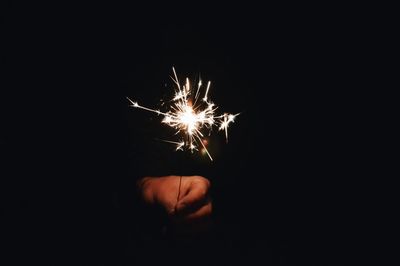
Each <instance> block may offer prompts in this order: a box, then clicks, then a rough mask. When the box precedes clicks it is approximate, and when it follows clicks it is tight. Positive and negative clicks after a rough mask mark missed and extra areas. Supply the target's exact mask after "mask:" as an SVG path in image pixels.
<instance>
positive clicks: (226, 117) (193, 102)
mask: <svg viewBox="0 0 400 266" xmlns="http://www.w3.org/2000/svg"><path fill="white" fill-rule="evenodd" d="M172 71H173V74H174V75H173V77H171V79H172V80H173V82H174V83H175V86H176V88H175V95H174V97H173V98H172V99H171V100H170V101H169V103H170V105H169V106H168V107H167V111H166V112H161V111H160V110H156V109H151V108H147V107H144V106H142V105H139V104H138V102H135V101H132V100H131V99H129V98H128V97H127V99H128V100H129V102H130V103H131V105H130V106H131V107H134V108H138V109H142V110H145V111H149V112H153V113H156V114H157V115H162V116H163V119H162V121H161V123H163V124H166V125H168V126H170V127H172V128H174V129H175V130H176V134H179V133H183V136H184V137H183V138H182V139H181V140H179V141H169V140H165V142H168V143H172V144H175V145H176V150H177V151H178V150H184V149H188V150H190V151H191V152H193V151H199V146H200V145H201V147H202V148H203V150H202V151H205V153H207V155H208V157H209V158H210V160H211V161H212V160H213V158H212V156H211V154H210V153H209V151H208V150H207V148H206V144H205V143H207V142H206V141H204V136H205V135H207V134H208V135H210V134H211V131H212V129H213V127H217V128H218V130H219V131H225V139H226V141H227V142H228V127H229V125H230V124H231V123H233V122H235V118H236V117H237V116H238V115H239V113H238V114H234V115H233V114H228V113H224V114H223V115H218V116H216V115H215V111H216V110H217V108H218V107H217V106H215V104H214V103H213V102H211V101H210V100H209V98H208V93H209V89H210V86H211V82H210V81H208V83H207V87H206V91H205V93H204V95H203V98H201V100H198V99H199V97H200V94H201V90H200V89H201V86H202V81H201V80H199V82H198V83H197V88H196V90H195V93H194V88H193V87H192V86H191V82H190V80H189V78H186V79H185V83H184V84H182V85H181V84H180V83H179V80H178V76H177V74H176V71H175V68H174V67H173V68H172ZM193 94H194V95H193Z"/></svg>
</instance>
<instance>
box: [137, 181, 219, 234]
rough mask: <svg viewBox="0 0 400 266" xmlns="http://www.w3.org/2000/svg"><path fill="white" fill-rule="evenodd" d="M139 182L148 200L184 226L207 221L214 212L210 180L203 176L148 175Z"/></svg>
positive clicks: (143, 194)
mask: <svg viewBox="0 0 400 266" xmlns="http://www.w3.org/2000/svg"><path fill="white" fill-rule="evenodd" d="M138 185H139V188H140V193H141V196H142V198H143V200H144V201H145V202H146V203H148V204H149V205H159V206H161V207H162V208H163V209H164V210H165V212H166V213H167V214H168V216H169V217H170V218H171V220H172V221H173V222H174V223H175V224H178V225H181V226H182V227H184V226H185V225H188V224H191V225H193V224H197V225H199V224H200V222H203V224H204V221H206V220H208V218H209V217H210V215H211V213H212V202H211V199H210V197H209V189H210V182H209V181H208V179H206V178H204V177H202V176H182V179H181V180H180V176H176V175H171V176H162V177H145V178H142V179H141V180H140V181H139V183H138ZM192 228H193V226H192Z"/></svg>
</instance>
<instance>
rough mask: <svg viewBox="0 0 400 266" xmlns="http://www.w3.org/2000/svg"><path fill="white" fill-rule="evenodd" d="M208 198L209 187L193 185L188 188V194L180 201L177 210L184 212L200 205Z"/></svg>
mask: <svg viewBox="0 0 400 266" xmlns="http://www.w3.org/2000/svg"><path fill="white" fill-rule="evenodd" d="M206 196H207V187H206V186H205V185H202V184H199V183H193V184H191V186H190V187H189V188H188V193H187V194H186V195H185V196H184V197H183V198H182V199H180V200H179V202H178V204H177V208H176V210H177V211H178V212H179V211H183V210H187V209H189V208H194V207H195V206H196V205H200V203H202V202H203V201H204V200H205V199H206Z"/></svg>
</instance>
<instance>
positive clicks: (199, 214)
mask: <svg viewBox="0 0 400 266" xmlns="http://www.w3.org/2000/svg"><path fill="white" fill-rule="evenodd" d="M211 213H212V203H211V201H209V202H208V203H207V204H205V205H203V206H201V207H200V208H199V209H197V210H196V211H194V212H191V213H188V214H185V215H183V216H182V217H181V218H182V220H183V221H185V222H193V221H195V220H200V219H203V218H205V217H208V216H210V215H211Z"/></svg>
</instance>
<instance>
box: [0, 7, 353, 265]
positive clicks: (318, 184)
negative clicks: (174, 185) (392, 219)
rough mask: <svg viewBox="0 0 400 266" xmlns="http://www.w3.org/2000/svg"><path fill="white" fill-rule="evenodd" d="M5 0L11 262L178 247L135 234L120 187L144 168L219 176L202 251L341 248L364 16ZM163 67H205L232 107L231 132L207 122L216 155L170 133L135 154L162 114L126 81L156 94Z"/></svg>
mask: <svg viewBox="0 0 400 266" xmlns="http://www.w3.org/2000/svg"><path fill="white" fill-rule="evenodd" d="M3 5H4V8H3V11H2V15H3V21H2V24H3V26H4V28H3V29H4V31H3V33H4V34H3V35H4V36H5V38H3V39H4V40H5V45H4V46H3V48H2V68H3V69H2V72H3V74H4V77H5V79H4V80H5V81H6V83H5V84H4V86H2V87H3V89H2V90H1V119H2V122H1V123H2V126H1V135H0V137H1V139H0V141H1V143H0V145H1V154H2V162H3V163H2V164H3V167H2V172H4V174H2V176H3V178H2V183H3V182H4V185H2V186H1V187H2V190H3V191H2V195H3V199H2V206H4V207H3V214H4V217H5V219H4V220H5V221H6V224H5V225H4V228H3V231H4V236H5V237H4V238H3V239H4V240H5V243H6V246H7V248H6V253H7V254H9V255H10V257H11V258H12V259H13V260H14V261H19V260H24V261H25V260H26V261H36V260H40V261H43V262H49V263H53V264H55V265H57V264H62V263H64V262H71V261H72V262H75V263H81V262H85V263H89V264H92V263H93V264H100V265H101V263H103V264H107V263H110V264H111V265H115V264H118V263H137V262H138V261H140V260H141V259H143V258H141V259H140V258H139V259H138V256H139V257H140V256H141V255H140V254H139V255H137V254H136V253H140V252H144V253H143V254H150V253H151V251H154V252H156V253H157V252H165V253H166V254H167V255H169V254H170V253H173V252H172V251H171V250H169V249H168V248H166V250H167V251H160V250H161V248H156V247H153V248H154V250H151V248H148V250H146V251H143V249H142V247H140V244H137V243H136V242H135V241H134V240H132V239H135V232H137V231H135V230H136V229H132V228H131V227H133V228H135V226H138V225H137V224H138V223H137V220H139V217H138V216H139V215H140V214H139V213H135V212H134V211H131V210H135V208H134V206H131V205H132V204H133V205H134V203H132V202H131V199H132V198H131V197H133V196H130V195H129V194H130V193H132V194H133V193H134V189H133V185H132V184H133V180H134V179H135V177H137V176H138V175H139V173H140V174H149V173H146V169H147V170H148V171H150V170H149V169H151V170H152V171H154V174H161V175H163V174H164V173H165V174H180V173H184V174H199V175H204V176H206V177H208V178H210V179H211V180H212V184H213V191H212V192H213V198H214V206H215V223H216V228H217V229H216V232H215V234H214V235H213V236H212V238H213V241H212V242H209V243H208V244H207V243H206V244H205V245H206V246H207V247H205V248H204V250H201V251H199V252H201V255H199V257H202V258H206V259H207V262H209V263H210V264H212V263H221V262H227V263H228V262H236V261H239V262H242V263H250V264H254V263H255V262H256V261H258V260H262V261H265V262H267V263H272V264H279V263H281V264H285V263H288V264H290V263H292V264H301V263H307V264H308V263H321V264H329V263H346V262H347V255H348V253H349V250H351V248H352V243H353V239H352V233H351V232H352V230H351V226H352V220H351V218H350V217H351V213H352V206H351V204H350V203H349V202H350V201H349V200H350V196H349V190H351V189H352V182H351V179H352V177H353V175H354V170H352V169H353V168H351V167H350V166H351V165H354V163H355V161H356V160H357V159H356V156H355V149H356V147H355V141H354V138H355V137H356V136H354V132H353V128H354V126H355V123H356V122H355V121H356V120H357V119H355V117H356V116H357V115H356V113H357V112H353V111H354V110H352V108H355V107H354V95H355V92H354V91H353V87H352V86H353V84H352V83H351V82H349V76H350V75H352V73H353V71H355V70H354V69H353V65H354V61H353V60H354V58H353V53H355V52H354V50H356V49H357V47H356V45H355V44H354V39H355V38H356V36H357V31H356V30H355V28H356V26H354V24H352V23H351V21H349V20H348V17H347V14H346V12H345V11H344V10H343V9H341V8H337V7H336V8H335V7H325V6H320V7H316V6H313V7H308V6H290V5H287V6H273V5H270V6H264V7H241V6H238V7H234V6H225V7H223V8H218V7H215V6H211V7H207V6H205V7H204V9H202V8H199V7H189V6H181V7H180V8H176V9H175V8H174V7H171V6H169V7H168V6H154V7H152V8H151V7H148V8H139V7H138V6H134V5H132V6H122V5H121V6H119V5H116V4H115V5H112V6H109V5H102V4H93V5H89V4H87V5H82V4H81V5H72V4H69V5H65V6H63V5H61V4H57V5H51V4H50V5H41V6H37V5H33V4H26V5H22V4H21V5H18V4H15V3H11V2H8V3H5V4H3ZM172 66H175V68H176V69H177V73H178V75H180V76H181V77H182V78H183V77H186V76H188V77H191V78H192V77H196V75H198V74H199V73H200V74H201V76H202V78H203V81H204V80H211V81H212V87H211V95H210V97H212V99H213V100H214V101H215V103H216V104H218V105H219V106H220V109H221V111H227V112H231V113H239V112H241V114H240V116H238V118H237V122H235V124H233V125H232V127H231V130H230V132H229V134H230V135H229V143H228V144H225V143H224V139H223V137H222V135H221V136H220V134H216V136H214V137H213V143H215V144H213V145H215V147H213V148H212V149H213V150H214V152H215V160H214V162H212V163H211V162H209V161H208V159H207V158H206V157H201V156H200V155H195V156H191V155H182V154H181V153H174V152H173V151H172V150H173V149H172V147H170V146H168V145H164V146H163V148H161V151H158V150H157V151H156V152H154V153H155V154H157V156H158V157H157V160H153V161H152V158H151V157H145V156H144V157H142V156H141V155H142V153H140V152H142V151H143V150H145V149H146V147H147V146H148V147H152V145H153V144H152V142H154V138H155V137H159V136H157V134H158V132H155V131H153V130H150V129H151V128H152V127H153V126H154V125H155V124H156V123H158V122H157V117H154V116H152V115H151V114H150V113H145V112H141V111H139V110H135V109H130V108H129V107H128V104H129V103H128V101H127V100H126V96H129V97H131V98H133V99H136V100H138V101H140V102H141V103H143V104H145V105H148V106H156V105H157V104H158V100H159V98H160V97H162V96H164V95H165V94H168V93H169V91H168V89H169V88H170V87H169V85H171V80H170V78H169V75H171V74H172V69H171V68H172ZM165 84H167V87H166V86H165ZM351 106H353V107H351ZM156 125H157V126H155V128H158V127H159V126H158V124H156ZM160 131H162V130H161V129H160ZM156 133H157V134H156ZM151 134H154V135H155V136H153V135H151ZM156 145H159V143H158V144H156ZM139 151H140V152H139ZM151 156H153V155H151ZM188 157H190V158H188ZM149 160H150V161H149ZM153 164H154V165H153ZM149 165H150V167H149ZM160 165H163V166H162V167H161V166H160ZM143 166H147V168H146V167H143ZM130 208H132V209H130ZM139 224H140V223H139ZM2 233H3V232H2ZM151 244H152V243H151V241H150V246H151ZM153 244H154V245H155V243H153ZM167 244H168V243H167ZM145 249H146V248H145ZM146 252H148V253H146ZM191 252H192V253H190V254H196V252H193V251H191ZM207 252H211V253H212V255H207V254H206V253H207ZM165 253H162V254H164V255H166V254H165ZM178 253H179V252H178ZM211 253H208V254H211ZM142 256H143V255H142ZM153 256H157V255H153ZM172 257H173V256H172ZM159 259H160V260H161V261H163V258H159ZM169 259H171V258H169ZM200 261H201V260H200ZM252 261H253V263H252Z"/></svg>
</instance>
